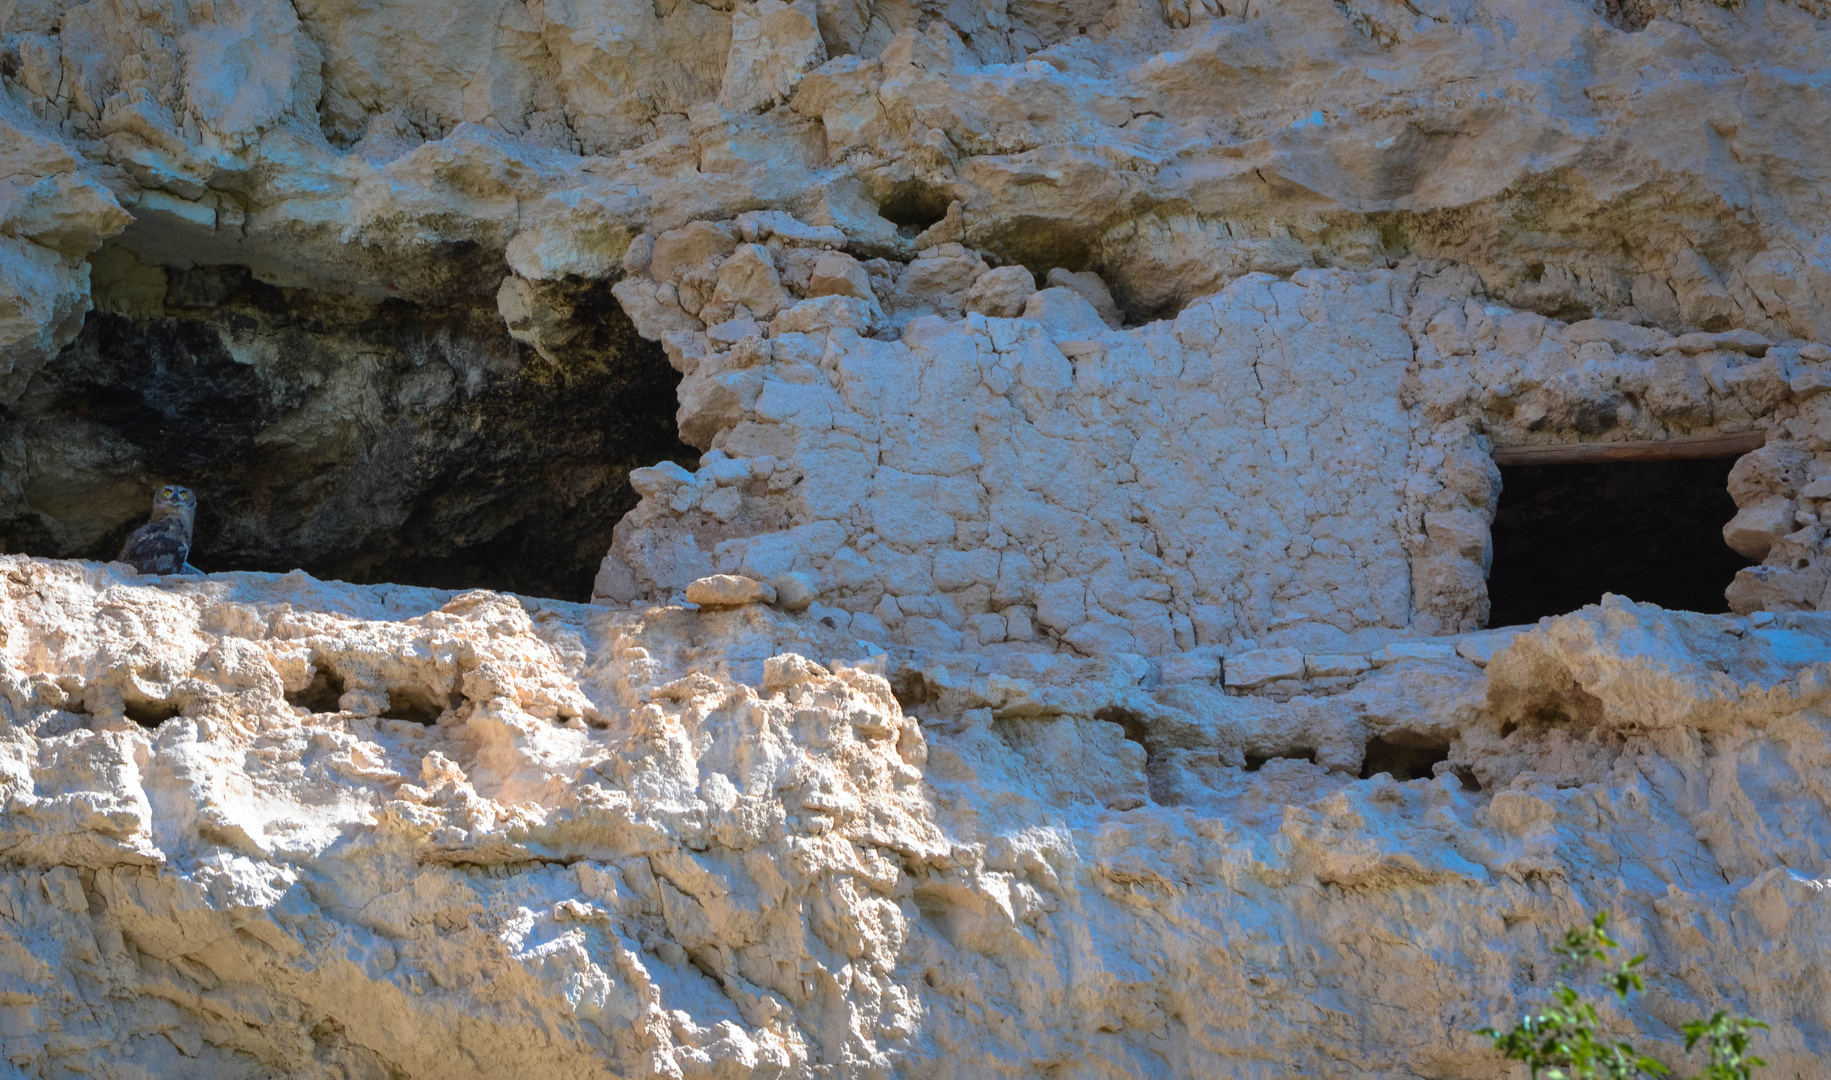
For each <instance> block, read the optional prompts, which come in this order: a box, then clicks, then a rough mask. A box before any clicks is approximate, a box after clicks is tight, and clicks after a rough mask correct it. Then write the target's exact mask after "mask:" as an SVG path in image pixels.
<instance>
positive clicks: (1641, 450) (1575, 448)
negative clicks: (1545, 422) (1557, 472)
mask: <svg viewBox="0 0 1831 1080" xmlns="http://www.w3.org/2000/svg"><path fill="white" fill-rule="evenodd" d="M1766 443H1767V433H1766V432H1762V431H1745V432H1742V433H1741V434H1739V435H1680V436H1677V437H1674V438H1671V439H1639V440H1635V441H1633V442H1591V443H1559V444H1556V445H1551V446H1501V447H1496V448H1495V450H1494V463H1495V464H1496V465H1589V464H1596V463H1599V462H1606V461H1677V460H1680V459H1684V458H1717V457H1733V456H1737V455H1740V454H1746V453H1748V452H1749V451H1750V450H1759V449H1760V448H1761V447H1762V446H1764V445H1766Z"/></svg>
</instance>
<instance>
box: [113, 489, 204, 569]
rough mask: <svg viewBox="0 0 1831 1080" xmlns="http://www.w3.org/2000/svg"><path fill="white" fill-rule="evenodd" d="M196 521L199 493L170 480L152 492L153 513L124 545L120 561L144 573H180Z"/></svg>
mask: <svg viewBox="0 0 1831 1080" xmlns="http://www.w3.org/2000/svg"><path fill="white" fill-rule="evenodd" d="M196 523H197V496H196V495H193V494H192V493H191V489H190V488H182V487H178V486H177V485H175V484H167V485H166V486H164V487H162V488H160V489H159V490H158V492H156V493H155V494H154V495H153V514H152V517H151V519H149V520H148V521H147V523H146V524H144V525H142V526H140V527H139V528H137V529H135V530H134V531H133V535H132V536H129V537H128V538H127V543H125V544H122V545H121V559H120V561H121V562H124V563H127V564H129V565H131V566H132V567H133V568H134V569H135V570H138V571H139V572H140V573H142V574H178V573H182V572H183V571H184V570H185V562H184V560H185V558H186V557H187V556H189V555H190V553H191V527H192V526H193V525H195V524H196Z"/></svg>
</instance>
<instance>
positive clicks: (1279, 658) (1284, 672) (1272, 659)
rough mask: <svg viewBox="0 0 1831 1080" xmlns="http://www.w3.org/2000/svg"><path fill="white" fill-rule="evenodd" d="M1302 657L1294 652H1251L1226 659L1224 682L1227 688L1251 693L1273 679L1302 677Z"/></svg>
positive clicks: (1282, 650) (1259, 650)
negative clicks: (1231, 687)
mask: <svg viewBox="0 0 1831 1080" xmlns="http://www.w3.org/2000/svg"><path fill="white" fill-rule="evenodd" d="M1303 672H1304V659H1303V653H1302V652H1301V651H1300V650H1297V649H1251V650H1248V651H1246V652H1240V653H1233V654H1232V655H1230V656H1228V657H1227V658H1226V660H1225V662H1224V666H1223V678H1224V680H1225V682H1226V684H1227V685H1228V686H1235V687H1239V688H1240V689H1242V690H1250V689H1252V688H1253V687H1255V686H1264V685H1265V684H1266V683H1268V682H1272V681H1273V680H1275V679H1299V678H1302V677H1303Z"/></svg>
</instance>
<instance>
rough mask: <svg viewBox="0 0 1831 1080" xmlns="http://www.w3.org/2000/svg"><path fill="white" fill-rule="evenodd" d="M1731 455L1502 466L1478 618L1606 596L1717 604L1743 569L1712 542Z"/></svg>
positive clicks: (1685, 605)
mask: <svg viewBox="0 0 1831 1080" xmlns="http://www.w3.org/2000/svg"><path fill="white" fill-rule="evenodd" d="M1735 460H1736V459H1735V458H1733V457H1723V458H1705V459H1701V460H1699V459H1692V460H1679V461H1625V462H1608V463H1603V464H1593V463H1585V464H1570V465H1562V464H1560V465H1502V466H1501V467H1500V474H1501V483H1502V487H1501V494H1500V505H1499V507H1498V509H1497V511H1496V513H1495V516H1494V533H1493V535H1494V564H1493V571H1492V573H1491V574H1490V575H1489V578H1488V599H1489V602H1490V604H1491V612H1490V614H1489V617H1488V625H1490V626H1517V625H1519V624H1521V623H1530V622H1536V621H1538V620H1539V619H1540V618H1542V617H1544V616H1546V615H1563V614H1565V613H1567V612H1570V611H1574V610H1576V609H1577V608H1580V607H1582V606H1583V605H1585V604H1594V603H1596V602H1598V601H1599V600H1601V599H1602V594H1603V593H1605V592H1611V593H1616V594H1618V595H1621V596H1626V597H1629V598H1630V599H1633V600H1638V601H1643V602H1647V603H1653V604H1657V605H1659V606H1660V607H1663V608H1672V609H1680V610H1684V611H1701V612H1710V613H1721V612H1725V611H1728V610H1729V605H1728V604H1727V602H1725V600H1724V598H1723V590H1725V589H1727V588H1728V587H1729V584H1730V582H1731V581H1732V580H1734V579H1735V576H1736V571H1738V570H1740V569H1742V568H1743V567H1745V566H1748V565H1749V561H1748V560H1747V559H1744V558H1743V557H1742V556H1740V555H1738V554H1736V553H1735V552H1734V551H1732V550H1730V548H1729V546H1728V545H1727V544H1725V543H1723V526H1724V525H1725V524H1727V523H1728V522H1729V519H1730V518H1732V517H1734V516H1735V514H1736V504H1735V502H1734V500H1732V499H1731V498H1730V497H1729V490H1728V484H1729V470H1730V467H1731V466H1733V465H1734V464H1735Z"/></svg>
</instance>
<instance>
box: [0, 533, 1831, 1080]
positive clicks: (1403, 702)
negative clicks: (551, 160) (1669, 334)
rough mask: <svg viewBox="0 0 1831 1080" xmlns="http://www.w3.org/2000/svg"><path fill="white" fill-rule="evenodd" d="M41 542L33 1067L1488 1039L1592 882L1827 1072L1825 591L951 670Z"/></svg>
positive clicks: (13, 717) (1302, 1056) (19, 730)
mask: <svg viewBox="0 0 1831 1080" xmlns="http://www.w3.org/2000/svg"><path fill="white" fill-rule="evenodd" d="M0 582H3V583H4V590H3V591H0V635H4V637H3V638H0V650H3V651H0V664H3V665H4V666H3V667H0V721H4V727H3V728H0V748H3V751H0V761H3V762H4V765H3V767H0V785H4V789H3V790H4V795H5V800H6V802H5V807H6V811H5V815H4V818H3V819H0V849H3V850H4V854H5V857H6V858H7V860H8V864H9V866H10V869H9V871H8V873H7V875H6V877H5V879H4V884H3V885H0V949H3V950H4V951H3V952H0V956H3V957H4V961H3V962H4V971H5V978H6V986H7V990H6V993H7V1001H6V1004H7V1013H6V1016H7V1020H6V1028H5V1030H4V1038H5V1056H6V1059H7V1061H8V1066H7V1067H8V1068H9V1069H12V1070H17V1071H16V1072H14V1073H13V1075H26V1076H66V1075H74V1074H76V1073H84V1074H88V1075H103V1076H123V1077H125V1076H220V1077H242V1076H248V1077H254V1076H301V1077H402V1076H416V1077H418V1076H443V1077H473V1076H474V1077H512V1076H527V1077H537V1076H551V1075H556V1074H559V1075H579V1076H649V1075H657V1076H676V1077H678V1076H717V1077H762V1076H908V1077H915V1076H960V1077H965V1076H976V1077H982V1076H995V1075H1008V1076H1035V1075H1040V1074H1045V1073H1049V1072H1052V1071H1053V1072H1057V1073H1064V1074H1070V1075H1076V1076H1086V1077H1106V1076H1110V1077H1121V1076H1139V1075H1153V1076H1185V1077H1200V1076H1230V1075H1247V1074H1253V1075H1257V1074H1261V1073H1262V1074H1265V1075H1281V1076H1282V1075H1303V1076H1343V1077H1371V1076H1436V1077H1443V1076H1458V1077H1491V1076H1499V1075H1503V1074H1504V1070H1502V1069H1500V1068H1499V1067H1498V1066H1497V1064H1496V1063H1495V1062H1494V1061H1493V1060H1492V1059H1491V1058H1490V1057H1489V1056H1487V1054H1486V1053H1485V1052H1484V1051H1483V1049H1482V1048H1481V1042H1480V1040H1479V1039H1477V1038H1476V1037H1475V1036H1473V1035H1472V1034H1471V1033H1470V1029H1471V1028H1473V1027H1476V1026H1479V1025H1480V1024H1481V1023H1483V1022H1486V1021H1488V1020H1490V1019H1495V1018H1503V1017H1506V1016H1509V1015H1511V1014H1513V1013H1515V1012H1516V1011H1517V1010H1519V1009H1520V1008H1522V1007H1524V1006H1525V1005H1526V1004H1527V1003H1528V1002H1529V1001H1530V1000H1531V999H1532V998H1533V997H1535V996H1536V995H1538V994H1541V993H1543V992H1544V991H1545V989H1546V988H1547V987H1548V985H1549V981H1550V980H1551V978H1552V977H1553V975H1554V972H1553V971H1552V970H1551V968H1550V965H1549V964H1548V963H1547V962H1546V953H1545V951H1544V947H1545V940H1546V938H1547V936H1548V935H1555V934H1557V933H1558V932H1560V931H1561V929H1562V927H1564V926H1565V925H1566V924H1568V923H1570V922H1572V921H1573V920H1575V919H1578V918H1580V917H1581V916H1582V914H1583V912H1584V911H1586V910H1588V909H1593V908H1598V907H1607V908H1609V909H1610V910H1612V911H1613V912H1614V913H1615V915H1616V919H1617V920H1618V924H1619V928H1620V932H1621V934H1622V936H1623V937H1624V939H1625V940H1626V941H1627V942H1628V943H1629V945H1630V946H1631V947H1632V948H1634V949H1636V950H1644V951H1646V952H1647V953H1648V954H1649V956H1650V957H1651V959H1650V960H1649V962H1648V965H1647V970H1648V979H1649V984H1650V991H1649V993H1648V994H1647V995H1646V996H1645V997H1644V998H1641V999H1637V1001H1636V1003H1635V1004H1634V1005H1633V1006H1632V1007H1631V1008H1629V1009H1626V1010H1622V1011H1619V1012H1615V1013H1611V1014H1610V1023H1611V1024H1612V1025H1614V1026H1615V1027H1616V1028H1617V1029H1618V1030H1620V1031H1622V1032H1623V1033H1632V1034H1633V1035H1634V1036H1635V1037H1636V1038H1637V1039H1640V1040H1642V1041H1643V1042H1645V1043H1647V1044H1648V1045H1650V1046H1653V1047H1656V1048H1658V1049H1659V1050H1660V1051H1661V1052H1662V1053H1665V1054H1667V1055H1675V1054H1676V1053H1677V1044H1676V1042H1675V1040H1676V1039H1677V1034H1676V1031H1675V1025H1677V1024H1679V1023H1682V1022H1683V1021H1684V1020H1685V1019H1687V1018H1689V1017H1692V1016H1695V1015H1696V1014H1697V1013H1698V1012H1699V1011H1700V1010H1702V1011H1704V1012H1708V1011H1710V1010H1712V1009H1716V1008H1730V1009H1737V1010H1742V1009H1747V1010H1752V1011H1754V1012H1756V1013H1758V1014H1759V1015H1761V1016H1763V1017H1765V1018H1767V1019H1768V1020H1769V1021H1771V1022H1773V1024H1774V1031H1773V1032H1772V1033H1771V1034H1770V1035H1768V1036H1766V1037H1764V1043H1763V1046H1762V1052H1763V1054H1764V1055H1765V1056H1766V1057H1767V1058H1768V1060H1769V1061H1770V1062H1772V1063H1773V1068H1772V1070H1771V1075H1774V1076H1784V1077H1802V1078H1803V1077H1810V1076H1818V1075H1822V1070H1823V1060H1824V1055H1825V1050H1826V1041H1825V1040H1826V1033H1825V1031H1826V1029H1825V1024H1826V1017H1825V1015H1824V1011H1823V1010H1824V996H1823V994H1822V993H1820V992H1819V988H1820V987H1821V986H1822V985H1823V984H1824V981H1825V979H1826V977H1827V969H1826V964H1827V956H1828V955H1831V950H1828V943H1831V921H1828V919H1827V915H1826V903H1825V890H1826V888H1827V884H1826V882H1827V878H1828V875H1831V867H1828V866H1827V862H1826V852H1825V848H1824V845H1825V843H1826V837H1827V835H1828V834H1827V814H1828V813H1831V807H1828V806H1827V799H1828V798H1831V796H1827V793H1826V792H1825V790H1824V787H1823V784H1822V777H1823V775H1824V774H1825V770H1826V769H1827V767H1831V745H1827V738H1826V736H1827V725H1826V721H1825V708H1826V694H1827V692H1828V689H1827V688H1828V687H1831V661H1828V660H1827V657H1831V621H1827V619H1826V618H1825V617H1823V616H1818V615H1793V616H1785V617H1779V618H1771V617H1764V618H1762V619H1757V620H1754V621H1752V622H1751V620H1749V619H1746V618H1742V617H1733V616H1703V615H1686V614H1681V613H1669V612H1663V611H1660V610H1658V609H1655V608H1643V607H1637V606H1636V605H1634V604H1632V603H1629V602H1626V601H1610V602H1609V603H1607V604H1605V605H1604V606H1602V607H1601V608H1588V609H1585V610H1583V611H1581V612H1579V613H1577V614H1574V615H1571V616H1568V617H1565V618H1561V619H1555V620H1551V621H1549V622H1547V623H1546V624H1544V625H1542V626H1540V627H1539V628H1537V629H1533V630H1529V631H1520V632H1508V633H1505V634H1500V635H1474V636H1467V637H1463V638H1459V639H1436V640H1433V641H1428V642H1414V643H1410V644H1409V645H1404V646H1400V645H1394V646H1391V647H1389V648H1388V649H1386V650H1385V651H1384V652H1383V653H1382V654H1380V655H1379V656H1377V657H1374V658H1371V660H1369V659H1368V658H1361V662H1360V663H1358V664H1355V663H1352V662H1351V660H1352V659H1353V658H1350V657H1335V658H1333V659H1332V660H1326V661H1323V662H1326V663H1328V664H1333V665H1334V667H1333V668H1331V669H1330V670H1331V671H1332V672H1334V674H1333V675H1332V676H1331V677H1328V678H1323V677H1320V676H1319V678H1318V679H1317V680H1315V681H1314V682H1313V683H1312V692H1311V693H1308V694H1303V695H1298V696H1295V697H1291V698H1289V699H1288V700H1280V698H1279V697H1278V696H1277V695H1265V694H1256V693H1247V694H1243V695H1242V694H1235V695H1227V694H1223V693H1222V692H1220V691H1219V690H1217V689H1216V688H1214V687H1213V686H1211V685H1209V684H1206V683H1203V682H1201V681H1199V680H1178V681H1170V680H1164V681H1161V682H1157V683H1155V685H1151V684H1149V683H1141V682H1140V681H1139V679H1138V677H1137V673H1136V672H1134V671H1132V670H1129V669H1127V668H1126V667H1125V666H1124V665H1122V664H1114V663H1112V662H1109V661H1103V660H1093V659H1089V660H1079V661H1075V660H1059V661H1056V662H1053V663H1037V664H1035V665H1033V666H1032V667H1031V668H1030V669H1029V670H1027V671H1025V672H1023V673H1022V674H1015V673H1008V672H1006V673H1000V672H989V671H975V670H972V669H970V668H969V669H966V670H952V671H934V670H931V671H927V672H925V673H910V672H901V673H899V672H896V671H891V672H890V674H891V675H892V676H893V677H896V678H898V679H899V681H901V682H902V683H903V684H904V687H903V696H904V697H905V698H906V699H908V700H910V701H912V702H913V701H915V700H917V699H918V698H919V699H921V700H920V704H913V705H912V706H911V707H910V708H908V709H905V708H904V707H903V706H901V705H899V703H898V700H897V697H896V696H894V695H893V694H892V687H891V684H890V682H888V681H887V680H886V678H885V669H884V667H883V664H884V658H883V657H882V656H878V657H875V658H874V657H869V656H862V655H860V652H859V644H858V642H857V641H856V639H853V638H851V637H849V636H848V635H845V634H843V633H840V632H838V631H835V630H832V629H831V628H829V627H827V626H825V625H823V623H822V622H821V621H820V620H818V619H815V618H813V617H812V616H811V615H808V614H801V615H788V614H783V613H779V612H775V611H772V610H771V609H768V608H765V607H759V606H754V605H753V606H745V607H738V608H734V609H732V608H728V609H705V610H699V611H694V610H691V609H688V608H682V607H656V608H649V609H645V610H641V611H629V612H622V611H612V610H607V609H604V608H602V607H598V608H593V607H585V606H578V605H571V604H561V603H553V602H536V601H528V600H520V599H517V598H514V597H509V596H503V595H499V594H492V593H482V592H472V593H464V594H458V595H453V594H450V593H443V592H433V591H429V590H421V589H411V588H392V589H390V588H381V587H356V586H342V585H334V584H326V583H320V582H316V581H313V580H311V579H309V578H307V577H305V576H304V575H287V576H275V575H263V574H221V575H216V576H213V577H212V578H211V579H209V580H208V581H195V580H184V579H178V578H173V579H170V580H168V581H165V582H160V583H148V582H146V581H144V580H136V579H133V578H132V577H131V575H129V576H127V577H123V576H122V575H121V573H120V571H119V570H118V569H117V568H103V567H97V566H95V565H93V564H79V563H67V562H66V563H60V562H46V561H34V560H30V559H26V558H21V557H16V556H6V557H3V558H0ZM1319 663H1320V662H1319ZM918 684H919V690H916V689H912V687H915V686H917V685H918ZM1325 685H1326V687H1327V691H1328V692H1327V693H1323V692H1322V690H1323V688H1324V687H1325ZM1433 761H1436V762H1438V763H1437V764H1433ZM1362 774H1366V775H1370V776H1371V777H1372V778H1371V779H1359V778H1358V777H1359V776H1360V775H1362Z"/></svg>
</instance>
